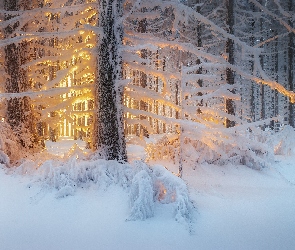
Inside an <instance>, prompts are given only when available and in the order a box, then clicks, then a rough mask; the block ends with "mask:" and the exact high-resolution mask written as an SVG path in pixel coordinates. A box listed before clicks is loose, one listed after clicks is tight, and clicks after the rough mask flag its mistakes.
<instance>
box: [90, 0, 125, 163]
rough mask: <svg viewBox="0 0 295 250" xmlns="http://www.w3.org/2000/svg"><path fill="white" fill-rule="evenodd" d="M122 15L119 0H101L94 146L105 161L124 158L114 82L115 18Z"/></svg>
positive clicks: (117, 70)
mask: <svg viewBox="0 0 295 250" xmlns="http://www.w3.org/2000/svg"><path fill="white" fill-rule="evenodd" d="M121 15H122V0H102V1H101V3H100V17H99V27H101V28H102V31H103V34H102V35H101V37H100V44H99V48H98V65H97V66H98V75H97V83H96V92H95V93H96V109H97V114H96V125H95V133H94V138H93V139H94V148H95V149H96V150H100V151H101V152H102V154H103V156H104V157H105V159H107V160H123V161H126V160H127V154H126V146H125V140H124V130H123V112H122V108H121V105H122V95H123V91H122V89H116V81H117V80H120V79H121V78H122V62H121V57H120V56H119V51H118V49H119V48H118V47H119V46H120V45H121V44H122V27H121V26H119V25H121V24H118V23H117V22H116V21H117V20H118V19H119V18H120V16H121Z"/></svg>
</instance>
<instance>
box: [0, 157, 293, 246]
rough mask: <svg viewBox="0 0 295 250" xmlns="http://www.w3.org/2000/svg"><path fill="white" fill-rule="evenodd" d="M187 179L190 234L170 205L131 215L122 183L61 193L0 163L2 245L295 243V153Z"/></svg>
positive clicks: (209, 169) (202, 169)
mask: <svg viewBox="0 0 295 250" xmlns="http://www.w3.org/2000/svg"><path fill="white" fill-rule="evenodd" d="M183 179H184V180H185V181H186V183H187V185H188V188H189V191H190V196H191V199H192V200H193V202H194V204H195V206H196V208H197V210H198V211H197V213H196V222H195V224H193V233H189V231H188V230H187V228H186V227H185V225H183V224H180V223H177V222H176V221H175V220H174V219H173V216H172V214H173V208H172V205H171V204H164V205H163V204H158V205H157V206H156V211H155V216H154V217H153V218H150V219H147V220H145V221H126V218H127V217H128V212H129V204H128V193H127V192H126V191H124V190H123V189H122V188H120V187H118V186H110V187H109V188H108V189H107V190H105V189H100V188H98V187H97V186H96V185H90V186H88V187H87V188H79V189H77V191H76V193H75V194H74V195H73V196H67V197H65V198H56V195H55V194H56V190H54V189H50V188H44V186H42V184H41V183H38V182H32V179H31V177H30V176H26V175H25V176H24V175H19V174H9V175H8V174H7V173H6V171H5V169H4V167H2V168H1V167H0V249H1V250H80V249H85V250H92V249H93V250H94V249H100V250H117V249H120V250H121V249H128V250H137V249H141V250H145V249H146V250H152V249H159V250H174V249H175V250H176V249H177V250H198V249H200V250H203V249H204V250H207V249H212V250H216V249H222V250H231V249H233V250H234V249H238V250H243V249H249V250H250V249H251V250H255V249H257V250H264V249H265V250H277V249H280V250H293V249H294V246H295V237H294V232H295V157H277V159H276V163H274V164H273V165H272V167H269V168H265V169H263V170H262V171H257V170H252V169H249V168H247V167H245V166H230V165H228V166H223V167H220V166H214V165H200V166H197V167H196V169H195V170H193V169H185V171H184V175H183Z"/></svg>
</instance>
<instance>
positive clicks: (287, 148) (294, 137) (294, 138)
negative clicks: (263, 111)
mask: <svg viewBox="0 0 295 250" xmlns="http://www.w3.org/2000/svg"><path fill="white" fill-rule="evenodd" d="M267 142H268V144H269V145H270V146H272V147H273V149H274V153H275V154H276V155H293V154H294V153H295V149H294V142H295V130H294V128H293V127H291V126H289V125H286V126H284V127H283V128H282V129H281V130H280V131H279V132H277V133H275V134H274V135H273V136H271V137H269V138H268V140H267Z"/></svg>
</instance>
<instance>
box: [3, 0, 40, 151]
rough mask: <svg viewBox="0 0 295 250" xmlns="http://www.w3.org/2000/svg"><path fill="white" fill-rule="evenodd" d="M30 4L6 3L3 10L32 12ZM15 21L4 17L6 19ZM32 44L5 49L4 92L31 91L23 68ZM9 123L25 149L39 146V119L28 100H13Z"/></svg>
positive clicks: (8, 29)
mask: <svg viewBox="0 0 295 250" xmlns="http://www.w3.org/2000/svg"><path fill="white" fill-rule="evenodd" d="M30 7H32V6H30V4H29V2H28V1H27V3H26V5H24V6H23V5H22V4H19V1H17V0H5V2H4V9H5V10H7V11H17V10H19V9H29V8H30ZM10 18H12V16H10V15H7V14H6V15H5V19H6V20H9V19H10ZM17 26H18V23H17V22H16V23H14V24H13V25H9V26H8V27H6V28H5V35H6V37H7V36H10V35H11V34H12V33H13V31H14V29H15V28H17ZM29 46H30V44H28V42H26V41H24V42H21V43H19V44H9V45H7V46H6V47H5V49H4V51H5V71H6V73H7V74H8V75H9V77H8V78H7V79H6V82H5V92H7V93H20V92H25V91H28V90H29V89H30V87H31V86H30V83H29V81H28V78H27V72H26V70H25V69H22V68H21V65H22V64H24V63H26V62H28V61H29V58H30V55H29V53H28V51H29V50H28V47H29ZM6 121H7V122H8V123H9V124H10V126H11V128H12V129H13V130H14V132H15V133H16V134H17V135H18V137H19V140H20V143H21V144H22V146H23V147H25V148H35V147H36V146H37V145H38V142H39V138H38V134H37V128H36V117H35V114H34V109H33V106H32V103H31V100H30V98H29V97H27V96H25V97H21V98H11V99H9V100H7V103H6Z"/></svg>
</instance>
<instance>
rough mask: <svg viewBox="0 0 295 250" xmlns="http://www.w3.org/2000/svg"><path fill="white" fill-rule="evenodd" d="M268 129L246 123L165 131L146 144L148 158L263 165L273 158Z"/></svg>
mask: <svg viewBox="0 0 295 250" xmlns="http://www.w3.org/2000/svg"><path fill="white" fill-rule="evenodd" d="M268 136H269V133H268V132H265V131H262V130H261V129H260V128H255V129H254V128H253V129H248V128H247V127H246V126H241V127H239V126H237V127H233V128H224V127H223V128H222V127H217V128H208V129H206V130H205V129H203V130H202V129H200V133H199V134H197V133H190V132H187V133H185V134H183V135H182V138H180V136H176V137H175V136H174V137H171V138H172V139H169V137H168V136H166V135H164V136H163V137H162V138H160V139H159V140H158V141H156V142H153V143H150V144H149V145H148V147H147V155H148V160H149V161H155V162H156V161H157V160H162V159H165V160H168V161H171V162H173V163H174V164H179V162H180V161H181V162H182V164H184V165H185V166H188V167H192V168H195V167H196V166H197V165H198V164H202V163H209V164H216V165H225V164H229V163H230V164H242V165H246V166H248V167H250V168H253V169H261V168H263V167H265V166H266V165H267V162H270V161H271V159H272V158H273V157H272V156H273V150H272V149H271V147H269V145H268V143H267V138H268Z"/></svg>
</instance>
